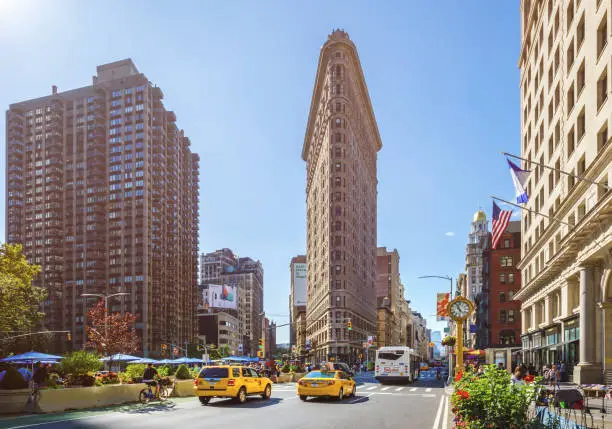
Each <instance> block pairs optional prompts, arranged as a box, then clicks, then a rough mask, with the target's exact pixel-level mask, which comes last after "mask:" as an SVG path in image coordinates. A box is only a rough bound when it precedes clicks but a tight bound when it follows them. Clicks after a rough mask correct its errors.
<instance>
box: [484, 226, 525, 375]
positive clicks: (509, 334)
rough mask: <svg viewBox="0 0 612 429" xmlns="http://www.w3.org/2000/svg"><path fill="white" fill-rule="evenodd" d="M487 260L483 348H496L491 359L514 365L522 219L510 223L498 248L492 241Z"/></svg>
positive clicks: (517, 345)
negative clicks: (485, 337)
mask: <svg viewBox="0 0 612 429" xmlns="http://www.w3.org/2000/svg"><path fill="white" fill-rule="evenodd" d="M489 240H490V235H489ZM484 259H485V261H486V264H487V265H488V268H489V270H488V281H487V285H488V291H489V293H488V300H487V305H488V344H486V345H485V346H484V347H487V348H492V349H497V350H492V351H491V352H492V353H493V355H491V362H493V361H496V362H501V359H503V360H504V361H503V362H504V363H505V365H506V366H507V367H508V368H511V365H510V363H511V359H510V355H509V353H508V352H511V351H514V350H520V348H521V346H520V344H521V342H520V332H521V318H520V309H521V302H520V301H516V300H514V294H516V293H517V292H518V291H519V289H520V288H521V272H520V270H518V269H517V268H516V266H517V264H518V263H519V261H520V259H521V222H520V221H513V222H510V223H509V224H508V229H507V230H506V232H504V234H503V235H502V237H501V239H500V241H499V243H498V245H497V248H496V249H491V248H490V242H489V245H488V246H487V249H486V250H485V255H484ZM502 349H505V350H502ZM513 349H514V350H513ZM495 354H497V355H498V357H496V356H495Z"/></svg>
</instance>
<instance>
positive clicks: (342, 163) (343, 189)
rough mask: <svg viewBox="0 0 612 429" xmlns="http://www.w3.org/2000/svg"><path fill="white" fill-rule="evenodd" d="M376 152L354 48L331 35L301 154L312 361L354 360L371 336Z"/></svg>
mask: <svg viewBox="0 0 612 429" xmlns="http://www.w3.org/2000/svg"><path fill="white" fill-rule="evenodd" d="M381 148H382V141H381V139H380V134H379V132H378V126H377V124H376V118H375V117H374V111H373V110H372V104H371V102H370V97H369V94H368V89H367V86H366V83H365V78H364V75H363V71H362V69H361V64H360V62H359V56H358V54H357V48H356V47H355V45H354V43H353V42H352V41H351V40H350V39H349V36H348V34H346V33H345V32H344V31H342V30H336V31H334V32H332V33H331V34H330V35H329V37H328V40H327V41H326V42H325V44H324V45H323V47H322V48H321V53H320V56H319V64H318V68H317V74H316V78H315V85H314V89H313V94H312V101H311V105H310V113H309V116H308V124H307V128H306V135H305V137H304V146H303V148H302V159H304V161H306V173H307V174H306V205H307V239H306V240H307V251H306V255H307V261H308V262H307V271H308V273H307V276H308V279H307V281H308V292H307V295H308V296H307V305H306V309H307V327H306V336H307V339H308V340H310V344H311V346H312V352H311V356H312V357H313V358H316V359H327V358H328V357H329V356H330V355H338V356H340V357H342V358H343V359H348V360H355V359H356V358H357V356H358V354H359V351H360V350H361V348H362V343H363V341H364V340H365V339H366V338H367V336H368V335H375V333H376V329H377V323H376V291H375V276H376V197H377V191H376V187H377V176H376V157H377V152H378V151H379V150H380V149H381ZM348 319H351V321H352V324H353V329H352V331H350V332H349V331H347V330H346V328H345V321H346V320H348ZM349 357H350V359H349Z"/></svg>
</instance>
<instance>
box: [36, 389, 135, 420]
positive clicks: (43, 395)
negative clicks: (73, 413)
mask: <svg viewBox="0 0 612 429" xmlns="http://www.w3.org/2000/svg"><path fill="white" fill-rule="evenodd" d="M144 387H146V386H145V384H142V383H141V384H110V385H106V386H100V387H74V388H66V389H43V390H41V391H40V396H39V398H38V403H37V407H36V408H37V411H38V412H40V413H54V412H58V411H66V410H80V409H84V408H96V407H106V406H108V405H118V404H125V403H129V402H138V394H139V393H140V390H141V389H143V388H144Z"/></svg>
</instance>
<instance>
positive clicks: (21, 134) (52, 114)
mask: <svg viewBox="0 0 612 429" xmlns="http://www.w3.org/2000/svg"><path fill="white" fill-rule="evenodd" d="M162 99H163V93H162V91H161V89H160V88H158V87H156V86H154V85H152V84H151V83H150V82H149V80H148V79H147V77H146V76H145V75H144V74H142V73H140V72H139V71H138V70H137V68H136V66H135V65H134V63H133V62H132V61H131V60H130V59H127V60H122V61H117V62H114V63H110V64H105V65H101V66H98V68H97V76H94V77H93V84H92V85H91V86H86V87H83V88H78V89H73V90H68V91H65V92H58V91H57V88H56V87H55V86H53V88H52V92H51V94H50V95H47V96H44V97H41V98H36V99H33V100H28V101H23V102H20V103H15V104H12V105H11V106H10V107H9V110H8V111H7V114H6V119H7V121H6V122H7V131H6V139H7V168H6V179H7V181H6V186H7V214H6V216H7V218H6V221H7V222H6V235H7V239H8V241H9V242H10V243H21V244H23V248H24V253H25V255H26V256H27V257H28V259H29V260H30V261H31V262H33V263H35V264H40V265H42V273H41V275H40V276H39V277H38V278H37V279H36V281H35V282H36V284H37V285H38V286H42V287H44V288H45V289H47V291H48V293H49V297H48V299H47V300H46V301H45V302H44V303H43V308H42V310H43V311H44V312H45V315H46V317H45V320H44V325H45V327H46V328H49V329H55V330H69V331H71V332H72V344H71V345H69V344H66V343H62V344H59V343H58V344H56V351H62V350H64V349H66V348H69V347H70V346H71V347H73V348H80V347H82V346H83V345H84V344H85V343H86V341H87V339H86V334H85V329H84V327H85V325H86V323H87V310H88V308H90V307H91V306H93V305H94V304H95V300H94V299H89V301H87V300H86V298H84V297H82V294H84V293H96V294H112V293H117V292H126V293H128V294H129V295H127V296H121V297H115V298H111V299H110V301H109V309H110V311H129V312H132V313H134V314H135V315H136V318H137V322H136V330H137V332H138V334H139V336H140V337H141V339H142V349H143V352H144V354H145V355H156V354H158V353H159V351H160V349H161V344H162V343H165V342H173V343H179V344H183V343H184V342H185V341H191V340H193V339H194V338H195V336H196V334H197V319H196V305H197V299H196V298H197V295H196V293H197V292H196V291H197V289H196V284H197V257H198V193H199V191H198V189H199V185H198V180H199V167H198V163H199V158H198V155H196V154H194V153H192V152H191V150H190V141H189V138H187V137H186V136H185V134H184V132H183V130H181V129H179V128H178V127H177V125H176V116H175V114H174V112H172V111H169V110H166V108H165V107H164V104H163V101H162Z"/></svg>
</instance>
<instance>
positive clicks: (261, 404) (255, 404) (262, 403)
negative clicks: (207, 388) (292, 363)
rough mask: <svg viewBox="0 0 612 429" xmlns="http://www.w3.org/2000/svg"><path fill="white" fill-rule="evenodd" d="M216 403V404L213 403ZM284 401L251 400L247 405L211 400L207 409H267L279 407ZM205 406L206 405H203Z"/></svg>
mask: <svg viewBox="0 0 612 429" xmlns="http://www.w3.org/2000/svg"><path fill="white" fill-rule="evenodd" d="M213 401H214V402H213ZM281 401H282V398H270V399H263V398H249V399H248V400H247V401H246V403H244V404H239V403H237V402H236V401H235V400H233V399H220V400H218V399H217V400H215V399H213V400H211V401H210V402H209V403H208V405H206V406H207V407H215V408H229V407H231V408H265V407H270V406H273V405H277V404H279V403H280V402H281ZM202 406H204V405H202Z"/></svg>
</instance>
